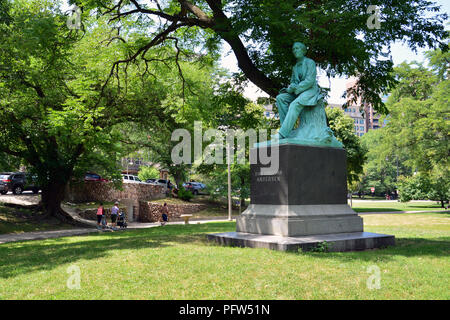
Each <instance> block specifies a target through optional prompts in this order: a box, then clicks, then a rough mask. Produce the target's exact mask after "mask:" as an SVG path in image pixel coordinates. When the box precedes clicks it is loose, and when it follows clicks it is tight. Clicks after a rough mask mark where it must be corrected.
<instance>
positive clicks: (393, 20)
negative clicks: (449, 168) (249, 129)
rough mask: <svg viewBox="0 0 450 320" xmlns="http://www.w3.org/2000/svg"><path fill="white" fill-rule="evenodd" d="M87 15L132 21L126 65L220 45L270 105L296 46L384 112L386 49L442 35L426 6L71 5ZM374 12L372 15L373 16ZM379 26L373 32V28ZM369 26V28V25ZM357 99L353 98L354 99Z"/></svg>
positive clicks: (422, 1)
mask: <svg viewBox="0 0 450 320" xmlns="http://www.w3.org/2000/svg"><path fill="white" fill-rule="evenodd" d="M71 2H72V3H76V4H78V5H79V6H81V7H82V8H83V9H87V10H85V12H89V9H93V8H94V9H96V10H97V12H98V13H100V14H105V15H107V16H108V17H109V18H110V22H111V25H112V26H113V27H114V28H119V29H120V26H121V25H122V22H121V21H122V19H123V18H125V17H130V16H131V17H133V19H135V21H136V24H135V26H136V30H137V33H138V34H139V35H140V36H139V41H138V42H137V44H138V45H136V46H134V48H135V49H134V50H131V51H130V52H129V55H128V57H127V59H123V60H122V61H118V63H128V62H129V61H131V60H133V59H136V58H138V57H140V58H145V56H146V53H147V52H148V51H149V50H151V49H152V48H155V47H158V46H160V45H162V44H164V43H167V42H170V43H172V44H174V43H175V44H176V45H177V47H178V48H179V49H180V50H181V51H183V48H189V49H196V50H197V51H198V52H199V53H201V52H205V51H207V50H209V51H213V52H216V53H217V52H218V48H219V44H220V42H221V41H222V40H223V41H225V42H226V43H228V44H229V45H230V47H231V49H232V51H233V53H234V55H235V56H236V58H237V61H238V66H239V68H240V69H241V70H242V72H243V74H244V75H245V77H246V78H247V79H249V80H250V81H252V82H253V83H254V84H256V85H257V86H258V87H259V88H261V89H262V90H263V91H265V92H266V93H268V94H269V95H270V96H272V97H274V96H276V94H277V93H278V91H279V90H280V89H281V88H282V87H283V86H286V85H287V82H288V81H289V75H290V72H291V67H292V64H293V63H295V61H294V57H293V56H292V53H291V47H292V43H293V42H294V41H302V42H304V43H305V44H306V45H307V46H308V47H309V51H308V56H309V57H311V58H312V59H314V60H315V61H316V63H317V65H318V66H319V67H320V68H322V69H324V70H326V72H327V74H328V75H329V76H335V75H340V76H357V77H358V79H359V81H358V83H357V86H356V87H355V88H354V89H353V90H352V92H351V93H353V95H352V96H353V97H354V98H355V99H356V97H362V98H363V102H368V103H371V104H372V105H373V106H374V107H375V109H376V110H378V111H380V112H386V111H387V110H386V108H385V107H384V104H383V102H382V101H381V97H380V94H381V93H382V92H383V91H384V90H385V89H386V88H387V87H388V86H390V85H393V84H394V83H395V79H394V78H393V77H392V75H391V71H392V66H393V65H392V61H391V60H389V59H388V58H387V57H388V56H389V54H390V45H391V44H392V43H393V42H394V41H403V42H405V43H407V44H408V46H409V47H410V48H412V49H414V50H415V49H417V48H421V47H426V46H428V47H433V48H435V47H438V46H440V47H441V48H443V49H445V50H446V49H447V47H446V45H445V44H444V43H443V42H442V39H443V38H444V37H445V35H446V32H445V30H444V26H443V21H445V19H446V18H447V15H446V14H441V13H439V6H437V5H436V4H434V3H433V2H430V1H427V0H404V1H397V0H388V1H386V0H383V1H381V0H358V1H356V0H315V1H310V0H285V1H275V0H270V1H260V0H196V1H189V0H167V1H158V0H153V1H141V0H72V1H71ZM374 6H377V7H378V10H379V11H378V12H379V13H378V15H377V16H374V14H376V12H375V10H373V11H371V8H374ZM376 19H379V22H380V24H379V28H378V24H377V23H376V22H377V21H375V20H376ZM374 22H375V23H374ZM355 93H356V94H355Z"/></svg>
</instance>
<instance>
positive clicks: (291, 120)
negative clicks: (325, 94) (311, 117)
mask: <svg viewBox="0 0 450 320" xmlns="http://www.w3.org/2000/svg"><path fill="white" fill-rule="evenodd" d="M303 108H304V105H302V104H301V103H300V102H298V101H297V100H294V101H293V102H292V103H291V104H290V105H289V110H288V112H287V114H286V117H285V119H284V121H283V124H282V125H281V128H280V131H278V132H279V133H280V134H281V135H282V136H283V137H285V138H287V137H288V136H289V134H290V133H291V131H292V129H293V128H294V125H295V123H296V122H297V119H298V116H299V115H300V112H302V110H303Z"/></svg>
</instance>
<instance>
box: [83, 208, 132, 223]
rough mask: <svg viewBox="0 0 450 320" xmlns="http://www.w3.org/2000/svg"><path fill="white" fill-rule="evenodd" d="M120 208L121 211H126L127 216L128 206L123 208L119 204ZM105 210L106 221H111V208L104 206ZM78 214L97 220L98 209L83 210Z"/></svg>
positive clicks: (84, 217)
mask: <svg viewBox="0 0 450 320" xmlns="http://www.w3.org/2000/svg"><path fill="white" fill-rule="evenodd" d="M119 209H120V211H123V212H124V213H125V216H127V209H126V208H122V207H121V206H119ZM104 212H105V215H106V221H111V208H104ZM78 215H79V216H80V217H81V218H83V219H87V220H94V221H97V209H86V210H81V212H79V213H78Z"/></svg>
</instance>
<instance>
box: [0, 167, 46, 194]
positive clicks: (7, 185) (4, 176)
mask: <svg viewBox="0 0 450 320" xmlns="http://www.w3.org/2000/svg"><path fill="white" fill-rule="evenodd" d="M35 181H36V178H35V177H33V176H31V175H29V174H27V173H26V172H2V173H0V193H1V194H7V193H8V191H12V193H14V194H21V193H22V192H23V191H27V190H31V191H33V193H38V192H39V190H40V189H41V188H40V187H39V186H38V185H37V183H36V182H35Z"/></svg>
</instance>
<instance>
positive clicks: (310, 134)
mask: <svg viewBox="0 0 450 320" xmlns="http://www.w3.org/2000/svg"><path fill="white" fill-rule="evenodd" d="M292 52H293V54H294V56H295V57H296V58H297V63H296V64H295V66H294V67H293V69H292V76H291V82H290V84H289V86H288V88H283V89H281V91H280V94H279V95H278V96H277V98H276V105H277V107H278V112H279V115H280V126H281V127H280V130H279V131H278V134H277V135H275V136H274V137H273V138H274V140H277V139H278V140H279V143H283V142H291V143H298V144H306V145H319V146H331V147H342V144H341V143H340V142H339V141H337V140H336V138H335V137H334V136H333V132H332V131H331V129H330V128H329V127H328V126H327V123H326V114H325V109H324V103H323V97H322V95H321V93H320V89H319V86H318V85H317V80H316V75H317V73H316V63H315V62H314V60H312V59H310V58H307V57H305V54H306V46H305V45H304V44H303V43H301V42H295V43H294V45H293V47H292ZM299 117H300V125H299V127H298V128H297V129H295V130H293V129H294V125H295V123H296V122H297V119H298V118H299Z"/></svg>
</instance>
